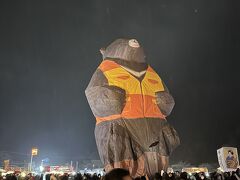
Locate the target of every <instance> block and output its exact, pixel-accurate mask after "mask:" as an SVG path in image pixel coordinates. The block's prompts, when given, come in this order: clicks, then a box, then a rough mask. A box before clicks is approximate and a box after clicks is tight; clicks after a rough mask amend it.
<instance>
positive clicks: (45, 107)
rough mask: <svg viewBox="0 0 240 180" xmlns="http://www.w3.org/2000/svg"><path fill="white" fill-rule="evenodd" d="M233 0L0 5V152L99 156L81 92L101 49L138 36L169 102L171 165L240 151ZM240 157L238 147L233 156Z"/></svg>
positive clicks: (238, 47) (239, 44)
mask: <svg viewBox="0 0 240 180" xmlns="http://www.w3.org/2000/svg"><path fill="white" fill-rule="evenodd" d="M239 8H240V1H239V0H211V1H209V0H189V1H187V0H185V1H183V0H176V1H169V0H156V1H147V0H145V1H143V0H121V1H120V0H118V1H117V0H116V1H115V0H106V1H104V0H103V1H101V0H95V1H91V0H86V1H82V0H78V1H74V0H65V1H63V0H55V1H53V0H52V1H45V0H41V1H30V0H29V1H25V0H23V1H17V0H16V1H7V0H5V1H4V0H3V1H0V152H3V151H9V152H15V153H16V154H21V153H22V154H23V156H24V154H28V153H30V149H31V147H33V146H36V147H38V148H39V150H40V155H39V157H40V158H45V157H48V158H50V160H52V161H55V160H59V161H61V160H66V159H67V160H75V159H80V158H82V159H84V158H85V159H98V158H99V157H98V153H97V149H96V144H95V139H94V126H95V119H94V116H93V114H92V112H91V110H90V108H89V105H88V103H87V100H86V97H85V94H84V90H85V88H86V87H87V84H88V82H89V81H90V78H91V76H92V74H93V72H94V71H95V69H96V68H97V66H98V65H99V64H100V62H101V55H100V53H99V49H100V48H101V47H104V46H107V45H108V44H109V43H110V42H111V41H113V40H115V39H116V38H121V37H127V38H136V39H138V40H139V42H140V43H141V44H142V45H143V47H144V48H145V52H146V54H147V61H148V63H149V64H151V66H152V67H153V68H154V69H155V70H156V71H157V72H158V73H159V74H160V76H161V78H162V79H163V80H164V81H165V83H166V85H167V86H168V88H169V89H170V91H171V93H172V95H173V97H174V98H175V101H176V106H175V109H174V110H173V112H172V114H171V115H170V116H169V118H168V121H169V122H170V124H172V125H173V126H174V127H175V129H176V130H177V131H178V133H179V135H180V138H181V146H180V147H178V148H177V149H176V150H175V152H174V153H173V155H172V157H171V161H172V162H178V161H187V162H190V163H193V164H199V163H203V162H217V155H216V150H217V149H218V148H220V147H222V146H235V147H236V146H238V148H240V117H239V112H240V109H239V108H240V88H239V87H240V86H239V83H240V70H239V68H240V66H238V64H240V63H239V62H238V61H239V60H240V24H239V22H240V11H239ZM239 150H240V149H239Z"/></svg>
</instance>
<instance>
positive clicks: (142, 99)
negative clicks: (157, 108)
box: [139, 82, 145, 117]
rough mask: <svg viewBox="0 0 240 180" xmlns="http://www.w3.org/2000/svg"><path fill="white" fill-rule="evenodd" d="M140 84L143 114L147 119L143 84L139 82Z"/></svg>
mask: <svg viewBox="0 0 240 180" xmlns="http://www.w3.org/2000/svg"><path fill="white" fill-rule="evenodd" d="M139 83H140V89H141V97H142V113H143V117H145V115H144V114H145V113H144V110H145V108H144V106H145V105H144V104H145V103H144V98H143V91H142V82H139Z"/></svg>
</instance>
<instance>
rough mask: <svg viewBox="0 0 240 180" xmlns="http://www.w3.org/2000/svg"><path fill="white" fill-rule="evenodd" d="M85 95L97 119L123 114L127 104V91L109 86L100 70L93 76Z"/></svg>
mask: <svg viewBox="0 0 240 180" xmlns="http://www.w3.org/2000/svg"><path fill="white" fill-rule="evenodd" d="M85 94H86V97H87V100H88V103H89V105H90V108H91V110H92V112H93V114H94V116H95V117H106V116H110V115H116V114H121V112H122V110H123V107H124V104H125V90H123V89H120V88H118V87H115V86H109V85H108V81H107V78H106V77H105V76H104V74H103V73H102V71H101V70H100V69H97V70H96V71H95V73H94V74H93V76H92V78H91V80H90V82H89V84H88V87H87V88H86V90H85Z"/></svg>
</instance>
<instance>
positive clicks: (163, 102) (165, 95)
mask: <svg viewBox="0 0 240 180" xmlns="http://www.w3.org/2000/svg"><path fill="white" fill-rule="evenodd" d="M162 83H163V82H162ZM163 86H164V91H160V92H157V93H156V97H157V105H158V107H159V108H160V110H161V112H162V113H163V114H164V115H165V116H169V115H170V113H171V112H172V110H173V107H174V105H175V101H174V99H173V97H172V95H171V94H170V93H169V90H168V88H167V87H166V85H165V84H164V83H163Z"/></svg>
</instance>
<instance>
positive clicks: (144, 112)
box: [96, 60, 165, 123]
mask: <svg viewBox="0 0 240 180" xmlns="http://www.w3.org/2000/svg"><path fill="white" fill-rule="evenodd" d="M98 68H99V69H100V70H101V71H102V72H103V74H104V75H105V77H106V78H107V80H108V85H109V86H116V87H119V88H121V89H123V90H125V92H126V104H125V107H124V108H123V111H122V113H121V114H114V115H111V116H107V117H96V120H97V123H99V122H102V121H107V120H114V119H118V118H125V119H137V118H145V117H149V118H160V119H165V116H164V115H163V114H162V113H161V111H160V109H159V107H158V105H157V103H156V94H155V93H156V92H159V91H164V86H163V83H162V81H161V79H160V77H159V76H158V74H157V73H156V72H155V71H154V70H153V69H152V68H151V67H150V66H148V68H147V70H146V73H145V75H144V78H143V80H142V81H139V80H138V79H137V78H136V77H134V76H133V75H132V74H130V73H129V72H128V71H127V70H125V69H124V68H122V67H121V66H120V65H119V64H117V63H115V62H114V61H110V60H104V61H103V62H102V63H101V64H100V66H99V67H98Z"/></svg>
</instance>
